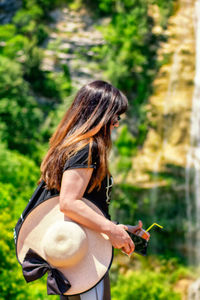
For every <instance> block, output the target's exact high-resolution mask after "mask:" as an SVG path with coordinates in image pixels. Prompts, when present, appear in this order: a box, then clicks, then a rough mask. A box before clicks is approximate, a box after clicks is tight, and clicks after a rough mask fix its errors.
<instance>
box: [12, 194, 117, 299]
mask: <svg viewBox="0 0 200 300" xmlns="http://www.w3.org/2000/svg"><path fill="white" fill-rule="evenodd" d="M82 200H83V201H84V202H85V203H86V204H87V205H88V206H90V207H91V208H92V209H93V210H95V211H96V212H97V213H98V214H100V215H103V214H102V212H101V211H100V210H99V209H98V208H97V207H96V205H94V204H93V203H92V202H91V201H88V200H87V199H82ZM30 248H31V249H33V250H34V251H35V252H36V253H37V254H39V255H40V256H41V257H42V258H43V259H45V260H46V261H48V263H49V264H50V265H51V266H52V267H55V268H57V269H58V270H60V271H61V272H62V273H63V274H64V276H65V277H66V278H67V279H68V280H69V281H70V283H71V288H70V289H69V290H68V291H67V292H66V295H74V294H79V293H83V292H85V291H87V290H88V289H90V288H92V287H93V286H94V285H96V284H97V283H98V282H99V281H100V280H101V279H102V278H103V276H104V275H105V274H106V272H107V271H108V269H109V268H110V265H111V262H112V245H111V243H110V241H109V239H108V237H107V236H106V235H105V234H101V233H98V232H96V231H93V230H90V229H88V228H86V227H84V226H80V225H79V224H77V223H75V222H73V221H72V220H70V219H69V218H68V217H66V216H65V215H64V214H63V213H62V212H61V211H60V209H59V196H57V197H54V198H50V199H48V200H46V201H44V202H42V203H41V204H39V205H38V206H37V207H36V208H34V209H33V210H32V211H31V212H30V213H29V215H28V216H27V217H26V219H25V221H24V223H23V224H22V227H21V229H20V232H19V235H18V239H17V256H18V259H19V261H20V262H21V263H22V262H23V260H24V257H25V255H26V253H27V251H28V250H29V249H30Z"/></svg>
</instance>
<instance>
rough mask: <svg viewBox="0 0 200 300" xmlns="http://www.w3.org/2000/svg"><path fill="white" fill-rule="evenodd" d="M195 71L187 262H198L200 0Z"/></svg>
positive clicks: (188, 172)
mask: <svg viewBox="0 0 200 300" xmlns="http://www.w3.org/2000/svg"><path fill="white" fill-rule="evenodd" d="M194 29H195V38H196V45H195V47H196V63H195V65H196V71H195V79H194V93H193V99H192V111H191V120H190V124H191V127H190V145H189V150H188V153H187V163H186V173H185V174H186V204H187V220H188V224H187V234H186V239H187V249H188V261H189V264H192V265H196V266H198V265H199V264H200V0H197V1H196V3H195V16H194Z"/></svg>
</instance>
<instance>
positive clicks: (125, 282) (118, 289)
mask: <svg viewBox="0 0 200 300" xmlns="http://www.w3.org/2000/svg"><path fill="white" fill-rule="evenodd" d="M112 299H113V300H118V299H120V300H130V299H133V300H138V299H139V300H147V299H148V300H171V299H173V300H180V299H181V298H180V294H178V293H175V292H174V291H173V290H172V287H171V286H170V284H169V282H168V275H164V274H161V273H155V272H153V271H142V272H141V271H134V272H131V273H129V274H128V275H120V276H119V277H118V280H117V284H116V285H115V286H112Z"/></svg>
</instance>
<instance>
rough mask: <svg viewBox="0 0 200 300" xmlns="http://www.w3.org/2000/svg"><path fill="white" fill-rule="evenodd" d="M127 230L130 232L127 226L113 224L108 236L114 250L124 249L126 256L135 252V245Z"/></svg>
mask: <svg viewBox="0 0 200 300" xmlns="http://www.w3.org/2000/svg"><path fill="white" fill-rule="evenodd" d="M126 230H128V227H127V226H126V225H123V224H118V225H114V224H113V226H112V229H111V230H110V231H109V233H106V234H107V235H108V237H109V239H110V241H111V243H112V245H113V247H114V248H117V249H122V250H123V251H124V252H125V253H126V254H128V255H130V254H131V253H132V252H133V251H134V250H135V245H134V243H133V241H132V239H131V238H130V236H129V234H128V233H127V232H126Z"/></svg>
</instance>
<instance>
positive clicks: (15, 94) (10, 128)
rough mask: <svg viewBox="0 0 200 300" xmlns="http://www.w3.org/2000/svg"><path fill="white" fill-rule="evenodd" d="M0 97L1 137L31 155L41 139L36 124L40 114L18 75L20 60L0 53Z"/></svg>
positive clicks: (9, 144)
mask: <svg viewBox="0 0 200 300" xmlns="http://www.w3.org/2000/svg"><path fill="white" fill-rule="evenodd" d="M0 98H1V101H0V129H1V138H2V139H3V141H4V142H5V143H6V144H7V146H8V147H9V148H10V149H17V150H18V151H19V152H21V153H26V154H29V155H34V153H35V152H37V149H38V148H37V143H39V142H40V139H41V138H40V135H39V132H38V128H39V126H40V124H41V121H42V114H41V111H40V110H39V108H38V105H37V103H36V101H35V99H34V98H33V97H32V96H31V95H30V92H29V88H28V84H27V82H25V81H24V79H23V77H22V69H21V66H20V64H19V63H17V62H13V61H11V60H9V59H8V58H5V57H3V56H2V57H1V59H0ZM35 141H37V142H35Z"/></svg>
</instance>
